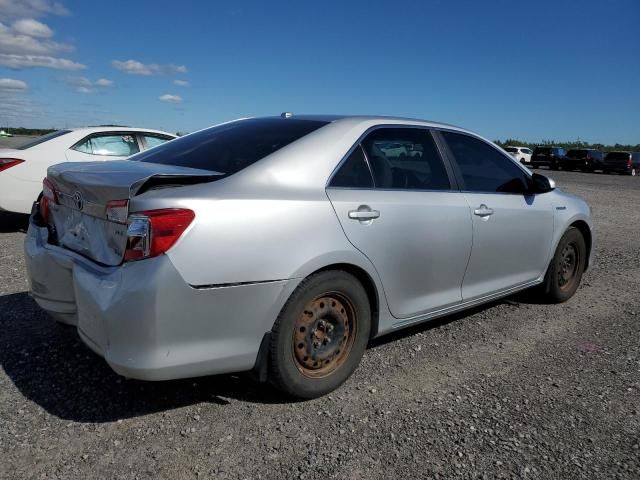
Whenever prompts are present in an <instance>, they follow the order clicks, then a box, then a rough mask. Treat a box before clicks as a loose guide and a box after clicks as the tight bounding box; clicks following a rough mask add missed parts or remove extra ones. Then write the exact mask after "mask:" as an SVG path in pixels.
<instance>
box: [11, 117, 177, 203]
mask: <svg viewBox="0 0 640 480" xmlns="http://www.w3.org/2000/svg"><path fill="white" fill-rule="evenodd" d="M174 138H176V136H175V135H172V134H170V133H167V132H161V131H159V130H148V129H142V128H129V127H90V128H73V129H65V130H58V131H55V132H52V133H49V134H47V135H44V136H42V137H38V138H34V139H32V140H30V141H28V142H27V143H25V144H23V145H21V146H19V147H16V148H4V149H3V148H0V211H2V210H4V211H8V212H15V213H29V212H31V206H32V204H33V202H34V201H35V200H36V199H37V198H38V196H39V195H40V192H41V191H42V179H43V178H44V177H46V176H47V168H48V167H50V166H51V165H55V164H56V163H62V162H82V161H86V162H92V161H96V160H124V159H126V158H128V157H130V156H131V155H134V154H136V153H138V152H141V151H143V150H147V149H149V148H151V147H155V146H156V145H160V144H161V143H164V142H166V141H168V140H172V139H174Z"/></svg>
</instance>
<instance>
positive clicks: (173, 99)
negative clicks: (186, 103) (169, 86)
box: [159, 93, 182, 103]
mask: <svg viewBox="0 0 640 480" xmlns="http://www.w3.org/2000/svg"><path fill="white" fill-rule="evenodd" d="M159 98H160V101H161V102H166V103H182V97H181V96H179V95H171V94H169V93H166V94H164V95H162V96H160V97H159Z"/></svg>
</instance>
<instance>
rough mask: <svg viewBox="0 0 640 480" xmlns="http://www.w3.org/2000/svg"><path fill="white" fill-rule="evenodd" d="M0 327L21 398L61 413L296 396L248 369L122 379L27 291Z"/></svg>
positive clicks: (2, 358) (104, 413)
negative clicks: (187, 376) (253, 376)
mask: <svg viewBox="0 0 640 480" xmlns="http://www.w3.org/2000/svg"><path fill="white" fill-rule="evenodd" d="M521 298H523V299H525V298H526V297H521ZM515 301H516V300H513V297H509V298H508V299H506V300H498V301H495V302H492V303H489V304H485V305H481V306H478V307H475V308H473V309H470V310H466V311H464V312H459V313H456V314H453V315H449V316H446V317H442V318H439V319H435V320H433V321H431V322H426V323H421V324H418V325H415V326H413V327H409V328H406V329H403V330H401V331H398V332H395V333H391V334H388V335H385V336H384V337H382V338H380V339H375V340H373V341H371V342H370V344H369V348H377V347H379V346H381V345H385V344H387V343H390V342H393V341H396V340H398V339H400V338H405V337H409V336H412V335H415V334H416V333H419V332H424V331H427V330H431V329H433V328H438V327H441V326H443V325H446V324H448V323H451V322H455V321H457V320H461V319H463V318H465V317H468V316H470V315H473V314H474V313H477V312H481V311H484V310H487V309H490V308H492V307H493V306H495V305H498V304H500V303H503V302H508V303H513V302H515ZM518 303H520V302H519V301H518ZM0 332H2V334H0V366H1V367H2V368H3V369H4V372H5V373H6V375H7V376H8V377H9V378H10V379H11V381H12V382H13V383H14V385H15V386H16V387H17V388H18V390H19V391H20V392H21V393H22V394H23V395H24V396H25V397H26V398H28V399H29V400H31V401H33V402H35V403H36V404H38V405H39V406H40V407H42V408H43V409H45V410H46V411H47V412H48V413H50V414H51V415H55V416H57V417H59V418H62V419H65V420H71V421H76V422H88V423H103V422H113V421H117V420H121V419H126V418H132V417H138V416H142V415H147V414H150V413H155V412H161V411H165V410H172V409H175V408H180V407H184V406H189V405H193V404H197V403H212V404H217V405H220V406H224V405H227V404H228V403H229V399H235V400H239V401H245V402H251V403H264V404H269V403H291V402H292V401H294V400H292V399H290V398H288V397H285V396H284V395H282V394H281V393H279V392H278V391H276V390H275V389H273V388H272V387H271V386H270V385H269V384H261V383H258V382H256V381H254V380H252V379H251V378H250V377H249V376H248V375H246V374H243V375H217V376H208V377H199V378H193V379H186V380H174V381H165V382H142V381H137V380H127V379H125V378H123V377H121V376H119V375H117V374H116V373H114V372H113V371H112V370H111V369H110V368H109V366H108V365H107V364H106V362H105V361H104V360H103V359H102V358H100V357H99V356H98V355H96V354H94V353H93V352H92V351H91V350H89V349H88V348H87V347H86V346H85V345H84V344H83V343H82V341H81V340H80V338H79V337H78V335H77V333H76V331H75V329H74V328H73V327H70V326H66V325H61V324H58V323H56V322H54V321H53V320H51V319H50V318H48V317H47V315H46V314H45V313H44V312H43V311H42V310H41V309H40V308H39V307H38V306H37V305H36V303H35V302H34V301H33V300H32V299H31V297H29V295H28V294H27V293H26V292H21V293H15V294H10V295H5V296H0Z"/></svg>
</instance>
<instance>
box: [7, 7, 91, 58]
mask: <svg viewBox="0 0 640 480" xmlns="http://www.w3.org/2000/svg"><path fill="white" fill-rule="evenodd" d="M68 13H69V11H68V10H67V9H66V8H65V7H64V6H63V5H62V4H61V3H60V2H57V1H53V0H0V67H8V68H12V69H14V70H20V69H24V68H33V67H41V68H53V69H57V70H80V69H83V68H85V66H84V65H82V64H81V63H78V62H75V61H73V60H69V59H66V58H60V57H59V56H58V55H59V54H60V53H62V52H71V51H73V50H75V47H74V46H73V45H70V44H67V43H60V42H56V41H55V40H54V39H53V35H54V32H53V30H51V28H49V26H48V25H46V24H44V23H42V22H40V21H38V20H35V17H41V16H44V15H67V14H68ZM11 20H13V23H11V25H9V23H8V22H9V21H11ZM3 22H4V23H3Z"/></svg>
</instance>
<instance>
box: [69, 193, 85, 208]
mask: <svg viewBox="0 0 640 480" xmlns="http://www.w3.org/2000/svg"><path fill="white" fill-rule="evenodd" d="M71 198H72V199H73V204H74V205H75V206H76V208H77V209H78V210H82V207H84V199H83V198H82V194H81V193H80V192H75V193H74V194H73V197H71Z"/></svg>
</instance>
